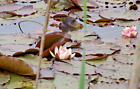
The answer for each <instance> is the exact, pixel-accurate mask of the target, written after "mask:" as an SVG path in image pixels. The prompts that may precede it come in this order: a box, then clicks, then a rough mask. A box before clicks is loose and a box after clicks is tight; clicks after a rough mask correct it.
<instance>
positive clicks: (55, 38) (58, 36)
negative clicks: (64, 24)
mask: <svg viewBox="0 0 140 89" xmlns="http://www.w3.org/2000/svg"><path fill="white" fill-rule="evenodd" d="M69 38H70V35H68V34H66V33H63V32H53V33H50V34H46V36H45V43H44V50H45V49H48V48H50V47H51V46H52V45H53V44H54V43H57V42H66V41H68V40H69ZM40 43H41V40H40V41H39V42H38V43H37V45H36V47H39V48H40Z"/></svg>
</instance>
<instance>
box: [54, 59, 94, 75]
mask: <svg viewBox="0 0 140 89" xmlns="http://www.w3.org/2000/svg"><path fill="white" fill-rule="evenodd" d="M53 68H54V69H55V70H58V71H61V72H64V73H68V74H73V75H75V74H76V75H79V74H80V71H81V61H74V60H67V61H66V63H64V62H57V61H55V62H54V64H53ZM86 68H87V70H86V72H85V74H87V75H90V74H95V71H94V69H95V68H94V67H93V66H90V65H88V64H86Z"/></svg>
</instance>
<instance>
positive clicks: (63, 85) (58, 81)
mask: <svg viewBox="0 0 140 89" xmlns="http://www.w3.org/2000/svg"><path fill="white" fill-rule="evenodd" d="M54 84H55V85H56V88H57V89H78V85H79V78H77V77H75V76H72V75H67V74H62V73H56V76H55V79H54ZM87 88H88V82H87V81H85V89H87Z"/></svg>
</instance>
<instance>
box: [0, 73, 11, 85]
mask: <svg viewBox="0 0 140 89" xmlns="http://www.w3.org/2000/svg"><path fill="white" fill-rule="evenodd" d="M9 81H10V76H9V75H8V74H5V73H2V72H0V85H1V84H5V83H7V82H9Z"/></svg>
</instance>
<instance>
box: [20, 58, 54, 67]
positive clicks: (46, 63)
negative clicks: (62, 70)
mask: <svg viewBox="0 0 140 89" xmlns="http://www.w3.org/2000/svg"><path fill="white" fill-rule="evenodd" d="M18 58H19V59H20V60H22V61H24V62H26V63H28V64H31V65H34V66H38V60H39V57H38V56H34V55H25V56H20V57H18ZM51 65H52V63H51V62H50V61H47V59H46V58H42V60H41V68H47V67H50V66H51Z"/></svg>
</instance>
